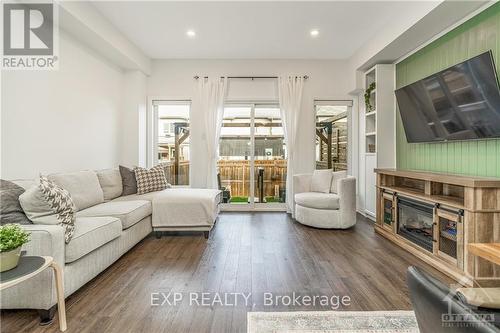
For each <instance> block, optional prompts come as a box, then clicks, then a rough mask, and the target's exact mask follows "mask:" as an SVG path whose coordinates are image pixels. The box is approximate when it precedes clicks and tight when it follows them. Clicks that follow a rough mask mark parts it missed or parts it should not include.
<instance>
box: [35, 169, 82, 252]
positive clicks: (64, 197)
mask: <svg viewBox="0 0 500 333" xmlns="http://www.w3.org/2000/svg"><path fill="white" fill-rule="evenodd" d="M39 187H40V191H41V192H42V194H43V196H44V197H45V200H46V201H47V203H48V204H49V206H50V207H51V208H52V210H53V211H54V213H55V214H56V217H57V220H58V221H59V223H60V224H62V226H63V228H64V239H65V241H66V243H69V241H70V240H71V238H72V237H73V233H74V230H75V212H76V206H75V204H74V203H73V200H72V199H71V195H70V194H69V192H68V191H66V190H65V189H63V188H61V187H59V186H57V185H56V184H55V183H54V182H52V181H50V180H48V179H47V177H44V176H41V175H40V185H39Z"/></svg>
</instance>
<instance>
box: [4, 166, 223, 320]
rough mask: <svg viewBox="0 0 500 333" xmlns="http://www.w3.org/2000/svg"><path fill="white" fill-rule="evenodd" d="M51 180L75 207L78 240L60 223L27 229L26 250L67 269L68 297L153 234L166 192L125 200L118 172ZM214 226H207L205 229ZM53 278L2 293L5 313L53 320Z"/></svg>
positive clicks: (84, 173)
mask: <svg viewBox="0 0 500 333" xmlns="http://www.w3.org/2000/svg"><path fill="white" fill-rule="evenodd" d="M48 178H49V179H50V180H52V181H54V182H55V183H56V184H58V185H59V186H61V187H62V188H64V189H66V190H68V191H69V193H70V194H71V197H72V199H73V201H74V203H75V206H76V208H77V213H76V221H75V231H74V235H73V238H72V239H71V241H70V242H69V243H67V244H65V241H64V230H63V227H62V226H60V225H57V224H30V225H23V227H24V228H25V229H27V230H29V231H30V232H31V241H30V242H29V243H27V244H26V245H25V246H24V247H23V250H25V251H26V254H27V255H45V256H52V257H53V258H54V260H55V261H56V262H57V263H58V264H59V265H60V266H61V267H62V268H63V271H64V291H65V296H66V297H67V296H69V295H71V294H72V293H74V292H75V291H76V290H78V289H79V288H80V287H82V286H83V285H84V284H85V283H87V282H88V281H90V280H91V279H92V278H94V277H95V276H97V275H98V274H99V273H100V272H102V271H103V270H104V269H106V268H107V267H108V266H110V265H111V264H112V263H113V262H115V261H116V260H117V259H118V258H120V256H122V255H123V254H124V253H126V252H127V251H128V250H130V249H131V248H132V247H133V246H134V245H136V244H137V243H138V242H140V241H141V240H142V239H144V238H145V237H146V236H147V235H149V234H150V233H151V231H152V230H153V229H152V201H154V198H155V196H156V195H161V193H162V192H163V191H159V192H153V193H147V194H145V195H137V194H135V195H129V196H121V193H122V181H121V176H120V173H119V171H118V169H108V170H102V171H79V172H73V173H65V174H53V175H49V176H48ZM13 182H14V183H16V184H17V185H19V186H21V187H24V188H29V187H30V186H34V185H35V181H27V180H21V181H13ZM184 190H185V189H184ZM164 191H171V189H167V190H164ZM214 222H215V220H214V221H206V224H207V228H206V229H205V230H207V229H208V230H209V229H210V228H211V227H212V226H213V224H214ZM52 274H53V273H52V271H51V270H46V271H44V272H42V273H41V274H39V275H38V276H36V277H35V278H32V279H29V280H28V281H26V282H23V283H21V284H19V285H17V286H15V287H12V288H8V289H5V290H2V291H1V294H0V296H1V308H2V309H39V310H40V314H41V317H42V319H45V320H46V319H50V318H48V317H51V315H52V314H53V312H54V311H53V310H54V309H55V304H56V303H57V299H56V292H55V285H54V279H53V276H52Z"/></svg>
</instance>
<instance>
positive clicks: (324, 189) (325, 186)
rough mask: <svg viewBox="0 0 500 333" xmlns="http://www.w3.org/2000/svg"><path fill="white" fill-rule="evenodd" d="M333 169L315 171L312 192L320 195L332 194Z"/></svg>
mask: <svg viewBox="0 0 500 333" xmlns="http://www.w3.org/2000/svg"><path fill="white" fill-rule="evenodd" d="M332 175H333V174H332V169H326V170H314V172H313V175H312V179H311V191H312V192H320V193H330V185H331V183H332Z"/></svg>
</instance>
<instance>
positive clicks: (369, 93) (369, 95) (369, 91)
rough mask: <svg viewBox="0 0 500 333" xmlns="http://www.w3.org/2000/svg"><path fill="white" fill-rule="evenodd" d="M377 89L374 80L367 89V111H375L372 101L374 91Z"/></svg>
mask: <svg viewBox="0 0 500 333" xmlns="http://www.w3.org/2000/svg"><path fill="white" fill-rule="evenodd" d="M373 90H375V82H372V83H371V84H370V85H369V86H368V89H366V91H365V106H366V112H371V111H373V109H374V107H373V105H372V103H371V101H370V98H371V94H372V91H373Z"/></svg>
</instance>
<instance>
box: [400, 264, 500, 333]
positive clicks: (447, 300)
mask: <svg viewBox="0 0 500 333" xmlns="http://www.w3.org/2000/svg"><path fill="white" fill-rule="evenodd" d="M408 288H409V289H410V298H411V302H412V304H413V309H414V311H415V315H416V317H417V322H418V326H419V328H420V332H421V333H451V332H453V333H462V332H463V333H465V332H467V333H499V332H500V329H498V328H496V327H495V326H494V325H492V324H491V321H492V320H496V321H497V323H496V324H498V320H499V319H500V311H498V310H487V309H472V308H471V307H470V306H468V305H467V303H466V301H465V300H464V299H462V298H461V295H460V294H457V293H455V292H454V291H453V290H450V288H448V287H447V286H446V285H444V284H443V283H442V282H440V281H438V280H436V279H435V278H433V277H431V276H430V275H429V274H427V273H425V272H424V271H422V270H420V269H419V268H416V267H409V268H408ZM478 314H479V315H480V314H482V315H486V317H484V318H487V319H488V321H490V322H488V321H486V320H482V319H481V318H479V317H477V318H475V316H476V315H478ZM464 317H465V318H466V320H463V318H464ZM471 318H473V319H471ZM467 319H468V320H467Z"/></svg>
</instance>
